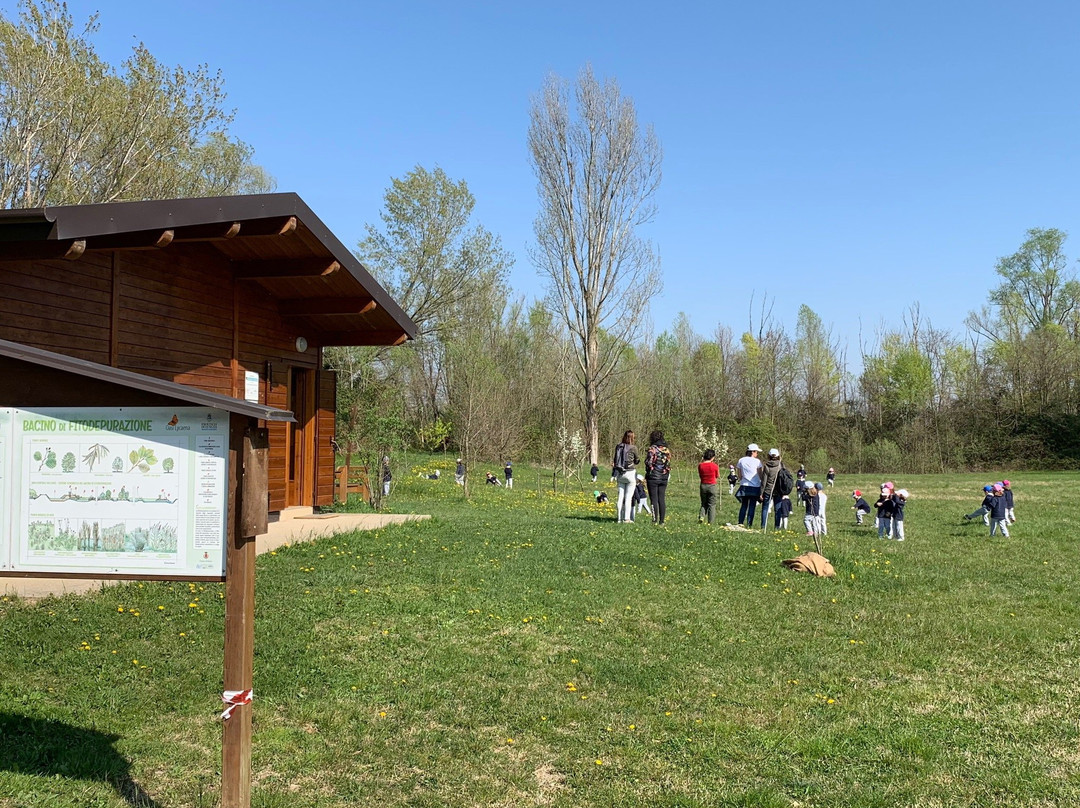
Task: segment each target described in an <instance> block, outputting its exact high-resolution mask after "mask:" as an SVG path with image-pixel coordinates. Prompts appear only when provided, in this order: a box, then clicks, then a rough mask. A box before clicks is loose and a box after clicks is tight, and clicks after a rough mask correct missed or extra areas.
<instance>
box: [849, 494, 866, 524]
mask: <svg viewBox="0 0 1080 808" xmlns="http://www.w3.org/2000/svg"><path fill="white" fill-rule="evenodd" d="M851 498H852V499H853V500H855V504H854V505H852V506H851V507H852V508H853V509H854V511H855V524H857V525H861V524H862V520H863V517H864V516H865V515H866V514H868V513H870V505H869V504H867V502H866V500H865V499H863V495H862V491H860V490H859V489H858V488H856V489H855V490H854V491H852V492H851Z"/></svg>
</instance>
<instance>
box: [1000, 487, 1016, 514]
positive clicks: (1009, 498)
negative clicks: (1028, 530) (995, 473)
mask: <svg viewBox="0 0 1080 808" xmlns="http://www.w3.org/2000/svg"><path fill="white" fill-rule="evenodd" d="M1001 487H1002V488H1004V489H1005V508H1006V510H1007V511H1008V512H1009V524H1010V525H1011V524H1013V523H1015V522H1016V511H1014V510H1013V490H1012V483H1010V482H1009V481H1008V480H1002V481H1001Z"/></svg>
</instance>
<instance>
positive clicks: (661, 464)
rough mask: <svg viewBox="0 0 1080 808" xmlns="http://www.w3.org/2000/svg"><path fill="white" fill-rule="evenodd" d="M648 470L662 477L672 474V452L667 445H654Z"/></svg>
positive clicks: (650, 453) (650, 452)
mask: <svg viewBox="0 0 1080 808" xmlns="http://www.w3.org/2000/svg"><path fill="white" fill-rule="evenodd" d="M646 467H647V469H648V471H650V472H652V473H653V474H655V475H656V476H657V477H659V478H661V479H667V477H668V475H669V474H671V452H670V451H668V449H667V447H665V446H652V447H650V449H649V460H648V463H646Z"/></svg>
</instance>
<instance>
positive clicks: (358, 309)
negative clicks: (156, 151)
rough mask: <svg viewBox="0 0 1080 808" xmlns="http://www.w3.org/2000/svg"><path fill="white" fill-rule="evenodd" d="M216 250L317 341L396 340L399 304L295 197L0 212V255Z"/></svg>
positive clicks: (408, 325)
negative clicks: (188, 249) (103, 251)
mask: <svg viewBox="0 0 1080 808" xmlns="http://www.w3.org/2000/svg"><path fill="white" fill-rule="evenodd" d="M182 245H201V248H202V249H212V250H216V251H217V252H218V253H220V254H221V255H222V256H224V257H225V258H226V259H227V260H228V261H229V262H230V266H231V268H232V273H233V276H234V277H235V278H236V279H237V280H238V281H241V282H243V283H250V284H255V285H258V286H259V287H261V288H263V289H265V290H266V291H267V292H268V293H269V294H270V295H271V296H272V297H274V298H275V299H277V301H278V307H279V312H280V313H281V315H282V317H285V318H288V319H290V320H292V321H294V322H296V323H297V327H298V329H299V330H303V331H304V332H305V334H307V335H310V337H311V338H313V339H314V340H317V341H318V342H319V344H321V345H397V344H400V343H402V342H404V341H405V340H407V339H412V338H413V337H414V336H415V335H416V326H415V325H414V324H413V322H412V320H410V319H409V317H408V315H406V314H405V312H404V311H402V309H401V307H400V306H398V304H397V303H396V302H395V301H394V299H393V298H392V297H391V296H390V295H389V294H388V293H387V292H386V290H385V289H383V288H382V287H381V286H380V285H379V284H378V283H377V282H376V281H375V279H374V278H373V277H372V276H371V274H370V273H369V272H368V271H367V269H365V268H364V266H363V265H362V264H361V263H360V261H359V260H358V259H357V258H356V256H354V255H353V254H352V252H351V251H350V250H348V249H346V247H345V246H344V245H343V244H342V243H341V241H339V240H338V238H337V237H336V236H335V235H334V234H333V233H332V232H330V230H329V229H328V228H327V227H326V225H325V224H323V222H322V220H320V219H319V217H318V216H316V215H315V214H314V213H313V212H312V210H311V209H310V208H309V207H308V206H307V205H306V204H305V203H304V201H303V200H302V199H301V198H300V197H299V196H298V195H296V194H293V193H282V194H257V195H250V196H225V197H209V198H201V199H167V200H150V201H145V202H109V203H103V204H97V205H67V206H58V207H47V208H34V209H23V210H4V211H0V260H5V259H6V260H19V259H35V260H40V259H63V260H69V261H77V260H78V259H79V258H80V257H81V256H82V255H83V254H85V253H86V252H88V251H94V250H164V251H166V252H168V251H169V250H173V251H177V250H183V249H186V248H185V247H184V246H182Z"/></svg>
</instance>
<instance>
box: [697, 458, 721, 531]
mask: <svg viewBox="0 0 1080 808" xmlns="http://www.w3.org/2000/svg"><path fill="white" fill-rule="evenodd" d="M715 457H716V452H715V451H713V450H712V449H706V450H705V454H704V455H702V458H701V462H700V463H698V467H697V471H698V478H699V479H700V480H701V485H700V487H699V492H700V494H701V509H700V510H699V511H698V522H708V523H709V524H710V525H711V524H712V523H713V520H714V519H715V518H716V505H717V503H718V502H719V501H720V492H719V491H718V490H717V488H718V486H717V484H716V481H717V478H718V477H719V476H720V467H719V466H718V465H716V461H715V460H714V458H715Z"/></svg>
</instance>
